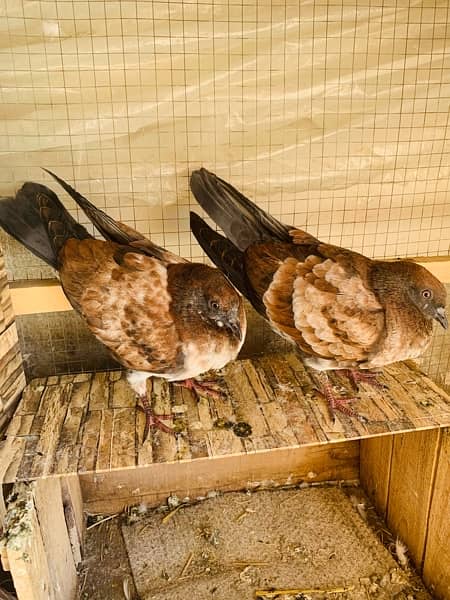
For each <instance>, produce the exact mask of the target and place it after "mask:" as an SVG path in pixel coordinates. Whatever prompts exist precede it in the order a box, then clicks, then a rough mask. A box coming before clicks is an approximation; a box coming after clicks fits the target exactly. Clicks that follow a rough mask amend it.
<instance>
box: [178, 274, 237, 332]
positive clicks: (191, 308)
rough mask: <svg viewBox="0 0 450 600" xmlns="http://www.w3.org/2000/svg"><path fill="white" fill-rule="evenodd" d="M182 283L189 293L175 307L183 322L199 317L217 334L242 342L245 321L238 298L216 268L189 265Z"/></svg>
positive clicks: (181, 297)
mask: <svg viewBox="0 0 450 600" xmlns="http://www.w3.org/2000/svg"><path fill="white" fill-rule="evenodd" d="M174 268H175V269H176V268H177V267H176V266H175V265H174ZM184 284H185V286H186V287H185V289H186V288H187V289H189V294H186V293H185V294H184V296H180V298H179V303H180V304H179V306H180V310H181V312H183V314H184V316H185V318H186V319H187V320H190V321H192V320H194V319H195V320H197V319H198V318H200V321H201V322H203V323H204V324H205V325H207V326H208V327H213V328H214V329H217V331H218V332H219V331H223V332H227V333H228V334H229V335H231V336H232V337H234V338H235V339H237V340H239V341H240V340H242V339H243V337H244V335H245V329H246V320H245V311H244V307H243V301H242V298H241V296H240V295H239V294H238V292H237V291H236V290H235V289H234V288H233V287H231V285H230V283H229V281H228V279H227V278H226V277H225V276H224V275H223V274H222V273H221V272H220V271H219V270H218V269H215V268H213V267H209V266H208V265H203V264H199V263H192V264H191V269H190V274H189V278H188V280H185V281H184ZM172 293H173V292H172Z"/></svg>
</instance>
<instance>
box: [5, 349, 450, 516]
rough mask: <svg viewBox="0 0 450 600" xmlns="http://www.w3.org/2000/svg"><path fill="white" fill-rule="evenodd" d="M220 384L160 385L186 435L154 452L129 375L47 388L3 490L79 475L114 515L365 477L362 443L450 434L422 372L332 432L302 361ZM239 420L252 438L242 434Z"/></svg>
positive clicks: (258, 367) (405, 373) (409, 369)
mask: <svg viewBox="0 0 450 600" xmlns="http://www.w3.org/2000/svg"><path fill="white" fill-rule="evenodd" d="M331 378H332V380H333V382H334V383H335V384H336V385H340V386H342V385H344V384H345V385H346V387H347V388H348V390H349V392H350V384H349V383H348V382H347V380H346V379H343V378H342V377H341V376H339V375H338V374H336V373H332V374H331ZM219 381H220V382H221V384H222V386H223V389H224V390H226V392H227V393H226V394H225V395H224V396H223V398H221V399H218V400H211V399H206V398H197V397H196V396H194V395H193V393H192V392H190V391H188V390H186V389H184V388H181V387H179V386H174V385H171V384H167V382H165V381H163V380H154V381H153V389H152V390H149V395H151V397H152V405H153V408H154V411H155V413H157V414H158V413H159V414H161V413H171V414H172V415H173V416H174V422H173V423H172V425H174V427H175V429H176V431H177V433H176V435H171V434H168V433H164V432H162V431H159V430H155V429H153V430H152V431H151V433H150V436H149V439H148V440H147V441H145V442H144V443H143V442H142V438H143V429H144V416H143V414H142V413H141V412H140V411H138V410H136V399H135V396H134V393H133V392H132V390H131V389H130V388H129V386H128V384H127V382H126V380H125V373H124V372H122V371H111V372H102V373H96V374H91V373H83V374H79V375H64V376H60V377H49V378H47V379H36V380H34V381H32V382H31V383H30V384H29V385H28V387H27V388H26V389H25V391H24V394H23V397H22V400H21V402H20V404H19V406H18V408H17V410H16V412H15V414H14V417H13V419H12V420H11V422H10V424H9V427H8V429H7V432H6V439H5V441H4V442H3V449H2V452H1V454H2V457H1V462H0V476H1V477H2V481H3V483H10V482H11V483H12V482H15V481H29V480H34V479H40V478H44V477H49V476H62V477H65V476H69V475H74V474H78V475H79V478H80V483H81V487H82V492H83V498H84V502H85V505H86V506H87V508H88V509H90V510H91V511H92V512H112V511H114V512H115V511H117V510H121V509H123V508H124V506H127V505H129V504H131V503H138V502H139V501H141V500H145V501H147V502H150V503H153V504H155V503H158V502H159V501H161V500H162V499H164V498H165V497H167V495H169V494H170V493H173V492H177V493H182V494H185V495H190V496H191V497H192V496H198V495H202V494H204V493H207V492H208V491H210V490H211V489H222V490H227V489H242V488H243V487H246V486H252V485H253V486H258V485H260V484H261V482H264V481H270V482H272V483H275V484H278V485H279V484H284V483H289V482H292V483H294V482H298V481H301V480H307V481H322V480H324V479H351V478H357V477H358V450H359V448H358V444H357V441H358V440H360V439H363V438H371V437H374V436H382V435H386V434H389V433H401V432H406V431H413V430H423V429H435V428H440V427H444V426H447V425H450V397H449V396H448V395H447V394H446V393H445V392H444V391H443V390H441V389H440V388H439V387H438V386H436V384H434V383H433V382H432V381H431V380H430V379H429V378H428V377H426V376H425V375H424V374H423V373H422V372H420V371H419V370H418V369H417V367H415V366H414V364H412V363H397V364H395V365H391V366H389V367H388V368H386V369H385V370H384V372H383V375H382V376H381V377H380V382H381V383H383V384H384V385H385V386H386V388H385V389H383V390H380V389H376V388H374V387H373V386H370V385H366V384H363V385H362V386H361V390H360V393H359V398H360V399H359V401H358V402H357V404H356V406H355V407H356V408H357V410H358V412H359V414H361V415H364V416H365V417H366V418H367V419H368V422H367V423H362V422H360V421H359V420H357V419H356V418H354V417H347V416H346V415H343V414H341V413H338V414H337V417H336V420H335V422H333V421H332V420H331V418H330V416H329V413H328V409H327V406H326V403H325V401H324V400H323V399H322V398H321V397H320V396H319V395H318V394H317V393H316V392H315V390H314V384H313V381H312V379H311V376H310V372H309V371H307V370H306V369H305V367H304V366H303V364H302V363H301V362H300V360H299V359H298V357H297V356H296V355H295V354H294V353H287V354H277V355H269V356H262V357H258V358H254V359H251V360H241V361H236V362H234V363H231V364H230V365H228V366H227V367H226V368H225V369H224V370H223V372H222V374H221V376H220V378H219ZM239 422H243V423H246V424H247V425H249V426H250V427H251V434H250V435H249V436H247V437H240V436H239V435H238V433H239V428H236V427H235V424H236V423H239ZM167 424H168V425H171V423H170V422H169V421H167ZM352 444H353V445H352Z"/></svg>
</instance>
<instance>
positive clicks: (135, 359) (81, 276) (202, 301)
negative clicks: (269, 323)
mask: <svg viewBox="0 0 450 600" xmlns="http://www.w3.org/2000/svg"><path fill="white" fill-rule="evenodd" d="M55 178H56V176H55ZM58 181H59V182H60V183H61V184H62V185H63V187H64V188H65V189H66V190H67V191H68V192H69V193H70V194H71V196H72V197H73V198H74V199H75V200H76V201H77V202H78V203H79V205H80V206H81V208H82V209H83V210H84V211H85V212H86V214H87V215H88V216H89V218H90V219H91V220H92V221H93V223H94V224H95V225H96V227H97V228H98V229H99V231H100V232H101V233H102V234H103V235H104V237H105V238H106V241H103V240H98V239H94V238H93V237H92V236H91V235H90V234H89V233H88V231H87V230H86V229H85V228H84V227H83V226H82V225H80V224H79V223H77V222H76V221H75V220H74V219H73V218H72V216H71V215H70V214H69V213H68V211H67V210H66V209H65V207H64V206H63V204H62V203H61V201H60V200H59V199H58V197H57V196H56V194H55V193H54V192H53V191H52V190H50V189H49V188H47V187H46V186H43V185H40V184H37V183H31V182H28V183H25V184H24V185H23V186H22V188H21V189H20V190H19V191H18V192H17V194H16V197H15V198H3V199H1V200H0V225H1V226H2V227H3V229H5V231H6V232H7V233H9V234H10V235H12V236H13V237H15V238H16V239H17V240H18V241H19V242H21V243H22V244H23V245H24V246H26V247H27V248H28V249H29V250H31V252H33V253H34V254H35V255H36V256H38V257H39V258H41V259H42V260H44V261H45V262H46V263H47V264H49V265H51V266H52V267H54V268H55V269H56V270H57V271H58V273H59V277H60V280H61V285H62V287H63V290H64V293H65V294H66V296H67V298H68V300H69V301H70V303H71V304H72V306H73V307H74V309H75V310H76V311H77V312H78V313H80V315H81V316H82V317H84V319H85V321H86V323H87V326H88V327H89V329H90V330H91V331H92V333H94V335H95V336H96V337H97V338H98V339H99V340H100V341H101V342H102V343H103V344H104V345H105V346H106V347H107V348H108V349H109V350H110V351H111V353H112V354H113V356H114V357H115V358H116V359H117V360H118V361H119V363H121V364H122V365H123V366H124V367H126V368H127V369H129V374H128V381H129V383H130V385H131V386H132V388H133V389H134V390H135V392H136V394H137V395H138V396H139V398H140V399H141V402H142V405H143V409H144V412H146V429H145V437H147V433H148V430H149V427H150V426H152V425H156V426H159V427H160V428H162V429H163V430H164V431H167V430H168V428H167V427H166V426H164V424H163V423H161V420H160V418H158V416H157V415H153V413H152V412H151V409H150V405H149V403H148V401H147V398H146V380H147V378H148V377H149V376H156V377H162V378H164V379H167V380H168V381H173V382H180V383H182V384H184V385H186V386H187V387H189V388H191V389H195V390H197V391H199V392H202V393H206V394H208V393H211V394H214V392H216V393H217V390H215V389H214V386H208V384H207V383H206V382H204V383H203V384H202V383H201V382H197V381H195V380H194V378H195V377H197V376H198V375H200V374H202V373H204V372H206V371H209V370H210V369H220V368H222V367H223V366H224V365H225V364H226V363H228V362H229V361H230V360H232V359H234V358H235V357H236V356H237V354H238V352H239V350H240V348H241V346H242V344H243V341H244V336H245V331H246V318H245V311H244V306H243V300H242V298H241V296H240V295H239V294H238V292H237V291H236V290H235V289H234V287H233V286H232V285H231V284H230V283H229V282H228V281H227V279H226V278H225V277H224V275H223V274H222V273H221V272H220V271H219V270H218V269H215V268H213V267H210V266H207V265H204V264H200V263H191V262H188V261H187V260H185V259H183V258H180V257H179V256H176V255H175V254H172V253H171V252H168V251H167V250H165V249H164V248H161V247H159V246H157V245H156V244H153V243H152V242H151V241H150V240H147V239H145V238H144V236H142V235H141V234H140V233H138V232H137V231H134V230H133V229H131V228H129V227H127V226H125V225H123V224H121V223H117V222H116V221H114V220H113V219H111V218H110V217H109V216H108V215H106V214H105V213H104V212H103V211H101V210H100V209H98V208H96V207H95V206H94V205H92V204H91V203H90V202H89V201H88V200H87V199H86V198H83V197H82V196H81V195H80V194H78V193H77V192H76V191H75V190H73V188H71V187H70V186H69V185H68V184H66V183H65V182H63V181H62V180H60V179H59V178H58Z"/></svg>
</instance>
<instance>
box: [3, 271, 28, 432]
mask: <svg viewBox="0 0 450 600" xmlns="http://www.w3.org/2000/svg"><path fill="white" fill-rule="evenodd" d="M0 275H1V271H0ZM0 311H1V308H0ZM2 315H3V313H2V312H0V317H1V316H2ZM3 316H4V315H3ZM7 321H8V322H7V323H6V321H5V322H4V324H5V326H6V328H4V329H3V331H2V333H0V431H1V430H2V429H4V427H5V426H6V425H7V423H8V421H9V419H10V418H11V416H12V412H13V410H14V408H15V406H16V404H17V403H18V401H19V398H20V394H21V393H22V391H23V389H24V388H25V385H26V382H25V374H24V371H23V366H22V355H21V353H20V348H19V340H18V336H17V329H16V325H15V323H14V322H12V321H11V319H7Z"/></svg>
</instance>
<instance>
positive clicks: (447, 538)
mask: <svg viewBox="0 0 450 600" xmlns="http://www.w3.org/2000/svg"><path fill="white" fill-rule="evenodd" d="M449 556H450V429H447V430H446V431H444V432H443V433H442V439H441V447H440V451H439V456H438V461H437V469H436V478H435V481H434V488H433V496H432V500H431V508H430V514H429V520H428V531H427V543H426V547H425V560H424V567H423V579H424V581H425V583H426V584H427V585H428V586H429V587H430V589H431V591H432V592H433V594H435V596H436V598H449V597H450V569H449Z"/></svg>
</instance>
